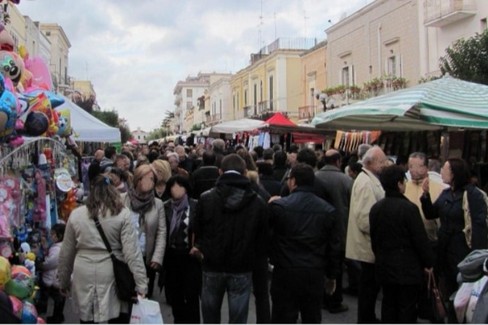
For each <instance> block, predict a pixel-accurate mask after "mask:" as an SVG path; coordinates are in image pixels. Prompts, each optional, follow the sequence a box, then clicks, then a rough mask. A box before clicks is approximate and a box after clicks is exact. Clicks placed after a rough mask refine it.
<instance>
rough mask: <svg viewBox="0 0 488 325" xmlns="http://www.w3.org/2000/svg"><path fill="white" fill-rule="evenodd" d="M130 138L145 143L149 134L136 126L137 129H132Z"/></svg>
mask: <svg viewBox="0 0 488 325" xmlns="http://www.w3.org/2000/svg"><path fill="white" fill-rule="evenodd" d="M131 134H132V138H133V139H135V140H137V142H139V143H146V138H147V136H148V135H149V133H147V132H146V131H143V130H141V128H140V127H138V128H137V130H135V131H132V132H131Z"/></svg>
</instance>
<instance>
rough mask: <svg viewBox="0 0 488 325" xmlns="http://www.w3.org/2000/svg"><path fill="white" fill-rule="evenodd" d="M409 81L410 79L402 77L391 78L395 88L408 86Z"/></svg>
mask: <svg viewBox="0 0 488 325" xmlns="http://www.w3.org/2000/svg"><path fill="white" fill-rule="evenodd" d="M407 83H408V80H407V79H405V78H401V77H400V78H397V77H393V79H392V80H391V85H392V87H393V90H398V89H403V88H407Z"/></svg>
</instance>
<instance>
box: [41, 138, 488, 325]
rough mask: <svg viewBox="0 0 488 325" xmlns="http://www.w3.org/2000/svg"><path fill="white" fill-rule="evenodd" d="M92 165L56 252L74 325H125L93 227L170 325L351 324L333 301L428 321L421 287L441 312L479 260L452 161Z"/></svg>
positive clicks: (464, 170) (298, 152) (226, 155)
mask: <svg viewBox="0 0 488 325" xmlns="http://www.w3.org/2000/svg"><path fill="white" fill-rule="evenodd" d="M94 157H95V159H94V160H93V162H92V163H91V164H90V166H89V168H88V173H87V175H88V181H89V183H90V186H89V194H88V197H87V198H86V200H85V202H84V204H83V205H82V206H80V207H78V208H77V209H75V210H74V211H73V212H72V214H71V216H70V218H69V220H68V222H67V224H66V228H65V229H64V228H63V229H62V231H63V235H58V237H61V239H60V240H58V242H59V243H60V244H56V245H58V246H57V248H56V249H57V250H58V251H59V252H58V254H59V258H58V259H57V263H58V266H57V278H58V279H59V280H58V281H59V285H58V288H59V293H61V294H63V295H71V296H72V297H73V300H74V302H75V303H76V304H77V306H78V309H79V311H80V321H81V322H82V323H100V322H116V323H126V322H128V321H129V319H130V305H129V304H128V303H125V302H122V301H120V300H119V299H118V298H117V294H116V287H115V280H114V273H113V267H112V263H111V260H110V255H109V253H108V251H107V249H106V246H105V245H104V242H103V240H102V238H101V237H100V234H99V232H98V230H97V227H96V225H95V222H94V219H96V218H98V219H99V220H100V224H101V226H102V228H103V230H104V232H105V233H106V237H107V239H108V241H109V243H110V246H111V248H112V250H113V252H114V254H116V256H117V258H119V259H121V260H123V261H125V262H126V263H127V264H128V265H129V268H130V270H131V271H132V273H133V275H134V279H135V282H136V291H137V295H139V296H140V297H147V298H152V297H153V296H154V290H157V288H159V289H160V290H163V289H164V292H165V296H166V301H167V302H168V304H170V305H171V308H172V313H173V317H174V321H175V323H200V322H201V321H203V322H204V323H220V322H221V318H220V317H221V307H222V302H223V298H224V295H225V294H226V293H227V299H228V306H229V318H228V320H229V322H230V323H246V322H247V320H248V310H249V301H250V296H251V294H254V296H255V304H256V308H255V310H256V321H257V323H296V322H298V321H301V322H303V323H320V322H321V320H322V309H323V308H325V309H327V310H328V311H329V312H331V313H339V312H346V311H348V306H347V305H346V304H344V303H343V294H352V295H357V300H358V312H357V322H358V323H377V322H386V323H415V322H416V321H417V318H418V317H423V318H427V317H428V315H427V316H426V315H423V310H426V309H428V308H425V307H427V306H425V304H426V302H425V299H424V298H425V295H426V292H427V286H426V281H425V279H426V276H427V275H428V274H429V273H430V274H433V275H435V277H436V278H438V279H439V283H440V287H441V290H442V293H443V297H444V298H445V299H448V298H449V297H450V295H451V294H452V293H454V292H455V291H456V290H457V287H458V283H457V281H456V276H457V272H458V270H457V265H458V263H459V262H461V261H462V260H463V259H464V257H465V256H466V255H467V254H469V253H470V252H471V251H472V250H475V249H486V248H487V224H486V215H487V206H486V203H485V200H484V198H483V197H482V195H481V194H480V193H481V192H480V191H477V190H475V186H476V185H475V184H473V182H472V179H471V177H470V170H469V168H468V165H467V163H466V162H465V161H463V160H461V159H454V158H453V159H448V160H447V161H445V162H444V165H443V166H442V168H441V169H440V170H435V168H436V166H437V167H439V163H437V164H436V163H435V161H434V160H433V161H430V160H429V159H428V157H427V155H426V154H424V153H421V152H415V153H412V154H410V156H409V157H408V159H406V160H404V161H402V159H397V161H396V162H394V161H393V160H391V159H388V157H387V156H386V155H385V153H384V152H383V150H382V149H381V148H380V147H378V146H370V145H366V144H363V145H360V146H359V148H358V150H357V153H355V154H353V155H349V156H348V157H345V155H344V153H343V152H340V151H338V150H335V149H329V150H327V151H323V150H313V149H310V148H308V147H304V148H301V149H300V148H299V147H298V146H295V145H292V146H290V148H288V150H286V151H285V150H283V148H282V147H281V146H280V145H274V146H273V147H272V148H268V149H263V148H262V147H255V148H253V150H248V149H247V148H246V147H244V146H240V145H238V146H235V147H230V146H228V145H226V143H225V142H224V141H223V140H221V139H215V140H214V141H213V143H212V145H211V146H210V147H208V148H205V147H203V146H191V147H188V146H184V145H181V144H175V143H173V142H169V143H162V144H161V145H160V144H159V143H157V142H153V143H151V144H150V145H143V146H141V147H139V148H138V149H134V148H133V147H129V146H124V148H123V149H122V153H120V154H117V153H116V151H115V148H113V147H107V148H105V149H103V150H102V149H99V150H97V151H96V152H95V154H94ZM346 158H347V159H346ZM429 166H431V168H429ZM439 172H440V173H439ZM465 192H466V194H467V198H468V201H469V207H470V212H471V218H472V225H470V226H471V227H470V228H471V232H470V233H471V236H470V237H469V238H468V237H466V236H465V233H466V232H465V231H463V230H465V226H466V225H465V218H464V213H465V211H464V210H463V202H462V201H463V195H464V193H465ZM53 229H54V228H53ZM54 235H56V234H54ZM50 267H51V268H52V266H50ZM46 269H47V266H46ZM343 277H347V281H345V279H344V280H343ZM46 282H47V283H49V281H46ZM51 282H52V281H51ZM343 283H348V286H347V287H345V288H343ZM380 290H382V293H383V295H382V297H383V298H382V305H381V315H376V312H375V306H376V301H377V297H378V293H379V291H380ZM56 297H59V295H58V296H56ZM58 300H59V299H58ZM55 301H56V300H55ZM63 305H64V302H63V301H58V302H57V303H56V305H55V315H54V317H57V318H56V319H59V320H61V319H62V314H61V315H59V313H61V311H60V310H62V306H63ZM201 317H202V319H201Z"/></svg>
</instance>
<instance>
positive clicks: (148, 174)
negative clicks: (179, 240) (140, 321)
mask: <svg viewBox="0 0 488 325" xmlns="http://www.w3.org/2000/svg"><path fill="white" fill-rule="evenodd" d="M156 180H157V177H156V173H155V171H154V168H153V167H152V166H151V165H141V166H138V167H137V168H136V170H135V171H134V178H133V187H132V188H130V189H129V191H128V192H127V194H122V201H123V202H124V204H125V206H126V207H128V208H129V210H130V212H131V220H132V224H133V225H134V227H135V229H136V233H137V236H138V239H139V247H140V249H141V252H142V256H143V257H144V261H145V265H146V269H147V277H148V279H149V285H148V292H147V297H148V298H151V296H152V292H153V288H154V280H155V277H156V272H157V271H159V270H160V268H161V265H162V264H163V257H164V250H165V248H166V219H165V216H164V206H163V202H162V201H161V200H159V199H156V197H155V195H154V186H155V185H156Z"/></svg>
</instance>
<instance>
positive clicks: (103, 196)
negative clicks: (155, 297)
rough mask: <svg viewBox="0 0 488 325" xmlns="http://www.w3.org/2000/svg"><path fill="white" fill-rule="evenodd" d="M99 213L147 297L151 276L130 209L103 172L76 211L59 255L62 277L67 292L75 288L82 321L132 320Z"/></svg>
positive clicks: (117, 251)
mask: <svg viewBox="0 0 488 325" xmlns="http://www.w3.org/2000/svg"><path fill="white" fill-rule="evenodd" d="M95 218H98V220H99V221H100V224H101V226H102V228H103V231H104V233H105V236H106V237H107V239H108V241H109V243H110V247H111V248H112V252H113V254H114V255H115V257H116V258H118V259H120V260H122V261H124V262H126V263H127V264H128V265H129V268H130V270H131V272H132V274H133V275H134V280H135V282H136V291H137V293H138V294H139V295H140V296H142V297H144V295H145V294H146V291H147V278H146V271H145V269H144V262H143V260H142V254H141V250H140V249H139V245H138V244H137V237H136V233H135V229H134V227H133V226H132V222H131V219H130V212H129V210H128V209H126V208H124V204H123V203H122V201H121V200H120V194H119V192H118V191H117V189H116V188H115V187H114V186H113V185H112V183H111V181H110V178H109V177H107V176H103V175H98V176H97V177H96V178H95V179H94V180H93V181H92V186H91V189H90V195H89V196H88V199H87V202H86V205H84V206H80V207H78V208H76V209H75V210H73V212H72V213H71V215H70V217H69V219H68V223H67V225H66V230H65V233H64V239H63V244H62V246H61V252H60V254H59V266H58V277H59V285H60V290H61V292H62V293H63V294H67V293H68V292H69V291H71V295H72V297H73V301H74V303H75V305H76V307H77V310H78V311H79V315H80V321H81V323H103V322H109V323H129V317H128V315H129V306H128V304H127V303H124V302H122V301H120V300H119V298H118V297H117V293H116V290H117V288H116V284H115V276H114V269H113V264H112V260H111V258H110V254H109V252H108V251H107V248H106V246H105V244H104V242H103V240H102V237H101V236H100V233H99V232H98V230H97V227H96V225H95V220H94V219H95Z"/></svg>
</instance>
